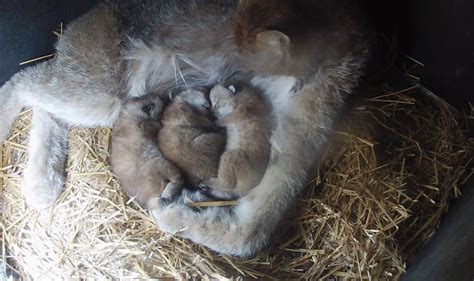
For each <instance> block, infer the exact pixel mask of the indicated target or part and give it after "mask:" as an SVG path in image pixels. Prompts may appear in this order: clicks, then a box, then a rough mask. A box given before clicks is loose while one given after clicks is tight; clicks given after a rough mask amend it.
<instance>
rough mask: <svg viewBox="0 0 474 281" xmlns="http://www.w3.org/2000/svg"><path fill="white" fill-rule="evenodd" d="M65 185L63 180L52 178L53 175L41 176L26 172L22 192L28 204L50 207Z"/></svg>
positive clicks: (37, 207) (36, 207)
mask: <svg viewBox="0 0 474 281" xmlns="http://www.w3.org/2000/svg"><path fill="white" fill-rule="evenodd" d="M63 187H64V181H63V180H59V179H56V180H51V177H40V178H39V177H35V176H33V175H31V174H29V173H27V172H25V179H24V183H23V187H22V193H23V197H24V198H25V201H26V203H27V204H28V205H30V206H31V207H33V208H35V209H38V210H41V209H45V208H48V207H50V206H51V205H52V204H53V203H54V202H55V201H56V200H57V199H58V197H59V196H60V195H61V193H62V191H63Z"/></svg>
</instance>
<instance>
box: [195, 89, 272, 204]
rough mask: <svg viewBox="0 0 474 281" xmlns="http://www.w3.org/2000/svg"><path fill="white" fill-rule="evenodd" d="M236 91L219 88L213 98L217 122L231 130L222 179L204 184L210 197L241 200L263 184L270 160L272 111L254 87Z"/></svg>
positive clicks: (222, 169) (221, 160)
mask: <svg viewBox="0 0 474 281" xmlns="http://www.w3.org/2000/svg"><path fill="white" fill-rule="evenodd" d="M232 87H234V88H233V91H234V92H233V91H231V90H229V89H226V88H224V87H223V86H220V85H219V86H216V87H214V88H213V89H212V91H211V94H210V97H211V103H212V109H213V112H214V114H215V115H216V117H217V118H218V120H217V123H218V125H220V126H224V127H225V128H226V129H227V146H226V151H225V152H224V154H223V155H222V157H221V159H220V162H219V172H218V176H217V177H215V178H210V179H208V180H206V181H204V182H203V183H202V185H201V187H202V188H206V187H207V188H210V190H209V192H210V195H212V196H214V197H218V198H222V199H232V198H240V197H242V196H244V195H246V194H247V193H249V192H250V190H252V188H254V187H255V186H257V185H258V184H259V183H260V180H261V179H262V177H263V174H264V173H265V170H266V168H267V165H268V160H269V157H270V147H271V144H270V136H271V124H270V114H271V108H270V107H269V105H268V104H267V103H266V102H265V101H264V100H263V99H262V97H261V96H259V94H258V93H257V92H256V91H255V90H254V89H252V88H251V87H250V86H247V85H243V88H242V89H241V90H240V89H237V90H236V88H235V86H232Z"/></svg>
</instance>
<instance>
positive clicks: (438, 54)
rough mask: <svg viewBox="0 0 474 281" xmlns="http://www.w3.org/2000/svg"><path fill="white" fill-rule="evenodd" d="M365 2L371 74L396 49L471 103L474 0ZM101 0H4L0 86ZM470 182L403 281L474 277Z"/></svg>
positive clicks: (434, 83) (427, 82) (461, 104)
mask: <svg viewBox="0 0 474 281" xmlns="http://www.w3.org/2000/svg"><path fill="white" fill-rule="evenodd" d="M262 1H263V0H262ZM359 1H362V2H363V4H364V8H365V11H366V12H367V14H368V16H369V18H370V20H371V22H372V24H373V26H374V28H375V30H376V31H377V34H378V36H377V38H378V43H377V44H375V46H376V47H377V48H378V49H376V51H375V53H376V54H377V56H375V62H374V63H373V64H372V67H371V69H370V72H371V73H377V72H382V71H381V68H383V67H384V64H388V63H390V62H391V60H390V57H392V56H393V54H396V55H398V57H403V56H404V55H409V56H411V57H413V58H415V59H417V60H419V61H421V62H422V63H423V64H424V65H425V67H424V68H423V72H422V73H421V76H420V77H421V83H422V84H423V85H424V86H425V87H427V88H428V89H430V90H431V91H433V92H434V93H436V94H437V95H439V96H441V97H443V98H444V99H446V100H447V101H448V102H450V103H451V104H453V105H455V106H456V107H458V108H462V109H468V108H469V106H468V101H471V102H472V100H473V96H474V94H473V91H474V90H473V89H474V86H473V85H472V84H473V82H474V1H473V0H451V1H441V0H411V1H409V0H397V1H396V0H377V1H376V0H359ZM95 2H97V1H96V0H67V1H66V0H10V1H7V0H0V50H1V56H0V58H1V60H0V85H2V84H3V83H4V82H5V81H7V80H8V79H9V78H10V77H11V76H12V75H13V74H14V73H16V72H17V71H18V70H19V69H20V66H19V63H20V62H22V61H26V60H28V59H31V58H35V57H39V56H43V55H47V54H51V53H53V51H54V42H55V41H56V37H55V36H54V35H53V34H52V31H53V30H55V29H57V28H58V27H59V25H60V23H61V22H63V23H65V24H66V23H67V22H69V21H71V20H72V19H74V18H75V17H77V16H78V15H81V14H83V13H84V12H85V11H87V10H88V9H90V7H92V5H93V4H94V3H95ZM379 68H380V69H379ZM472 186H473V185H472V184H471V185H469V184H468V186H466V187H465V188H464V194H463V195H464V196H461V198H460V199H459V200H457V202H454V204H453V205H452V208H451V210H450V212H449V213H448V215H447V216H446V218H445V219H444V221H443V224H442V226H441V229H440V231H439V232H438V233H437V234H436V235H435V237H434V238H433V240H432V241H431V242H430V243H429V244H428V245H427V246H426V247H425V249H424V250H423V251H422V253H421V254H420V255H419V257H418V258H417V259H416V260H415V262H414V263H413V264H412V265H411V266H410V267H409V269H408V273H407V275H406V276H405V277H404V279H405V280H469V281H472V280H474V224H473V218H474V189H473V187H472Z"/></svg>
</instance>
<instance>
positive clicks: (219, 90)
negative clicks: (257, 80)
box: [210, 83, 263, 119]
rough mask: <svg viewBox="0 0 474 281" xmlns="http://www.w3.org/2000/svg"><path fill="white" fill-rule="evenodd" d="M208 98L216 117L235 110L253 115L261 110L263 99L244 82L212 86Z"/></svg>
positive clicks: (218, 117) (226, 114)
mask: <svg viewBox="0 0 474 281" xmlns="http://www.w3.org/2000/svg"><path fill="white" fill-rule="evenodd" d="M210 99H211V105H212V112H213V114H214V116H215V117H216V118H217V119H220V118H223V117H225V116H228V115H229V114H231V113H233V112H237V111H238V112H239V113H242V114H244V115H253V114H254V112H256V111H259V110H261V107H262V105H263V100H261V99H260V97H259V95H258V93H257V92H256V90H255V89H254V88H252V87H251V86H249V85H247V84H245V83H233V84H229V85H228V86H224V85H217V86H215V87H214V88H212V90H211V93H210ZM243 117H244V116H243Z"/></svg>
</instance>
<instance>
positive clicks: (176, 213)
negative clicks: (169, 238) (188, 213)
mask: <svg viewBox="0 0 474 281" xmlns="http://www.w3.org/2000/svg"><path fill="white" fill-rule="evenodd" d="M180 208H186V207H184V206H180V205H176V204H174V205H169V206H166V207H164V208H161V209H154V210H152V211H151V213H152V215H153V217H154V218H155V221H156V223H157V224H158V228H159V229H160V230H161V231H163V232H166V233H170V234H173V235H174V234H179V233H180V232H182V231H184V230H185V229H186V227H185V225H184V224H185V219H184V218H183V213H182V210H181V209H180Z"/></svg>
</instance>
